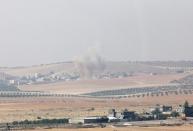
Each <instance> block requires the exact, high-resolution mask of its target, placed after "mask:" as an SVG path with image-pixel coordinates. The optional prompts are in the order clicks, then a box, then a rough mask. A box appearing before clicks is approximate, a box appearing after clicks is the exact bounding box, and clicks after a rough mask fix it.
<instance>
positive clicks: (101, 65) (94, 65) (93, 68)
mask: <svg viewBox="0 0 193 131" xmlns="http://www.w3.org/2000/svg"><path fill="white" fill-rule="evenodd" d="M74 64H75V67H76V70H77V72H78V73H79V74H80V76H81V78H82V79H92V78H96V77H98V76H99V75H100V74H101V73H103V71H104V70H105V68H106V64H105V60H104V59H103V58H102V57H101V56H100V55H99V53H97V51H96V49H95V48H91V49H89V50H88V52H87V53H86V54H85V55H83V56H79V57H76V58H75V60H74Z"/></svg>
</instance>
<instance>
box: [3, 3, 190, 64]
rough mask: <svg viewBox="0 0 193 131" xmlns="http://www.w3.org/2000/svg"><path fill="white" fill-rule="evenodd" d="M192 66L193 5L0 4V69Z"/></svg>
mask: <svg viewBox="0 0 193 131" xmlns="http://www.w3.org/2000/svg"><path fill="white" fill-rule="evenodd" d="M93 46H96V47H97V48H98V50H100V51H99V52H100V53H101V56H103V57H104V58H105V59H107V60H183V59H185V60H193V0H0V66H18V65H32V64H40V63H50V62H58V61H69V60H72V59H73V58H74V57H75V56H79V55H81V54H84V53H85V52H86V51H87V50H88V48H92V47H93Z"/></svg>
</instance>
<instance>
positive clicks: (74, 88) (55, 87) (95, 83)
mask: <svg viewBox="0 0 193 131" xmlns="http://www.w3.org/2000/svg"><path fill="white" fill-rule="evenodd" d="M186 75H187V74H167V75H155V76H152V75H144V74H142V75H139V76H133V77H128V78H121V79H110V80H80V81H71V82H57V83H52V84H39V85H25V86H21V87H20V89H21V90H24V91H47V92H52V93H65V94H81V93H90V92H95V91H102V90H112V89H122V88H132V87H142V86H158V85H164V84H167V83H169V82H170V81H173V80H176V79H180V78H182V77H184V76H186Z"/></svg>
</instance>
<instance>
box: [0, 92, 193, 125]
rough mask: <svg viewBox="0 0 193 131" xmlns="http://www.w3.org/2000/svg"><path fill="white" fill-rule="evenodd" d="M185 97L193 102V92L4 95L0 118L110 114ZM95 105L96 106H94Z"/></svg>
mask: <svg viewBox="0 0 193 131" xmlns="http://www.w3.org/2000/svg"><path fill="white" fill-rule="evenodd" d="M185 100H188V101H189V103H191V104H193V95H169V96H154V97H151V96H149V97H144V98H136V97H135V98H127V99H117V100H112V99H109V100H96V99H80V98H45V97H42V98H36V97H34V98H27V97H26V98H1V99H0V122H9V121H14V120H25V119H29V120H34V119H37V117H38V116H40V117H41V118H68V117H69V118H74V117H81V116H96V115H97V116H98V115H99V116H102V115H107V112H108V109H111V108H115V109H117V110H122V109H125V108H128V109H129V110H135V111H139V112H141V111H143V109H144V110H147V109H148V108H149V107H151V106H154V105H156V104H166V105H174V106H176V105H179V104H183V103H184V101H185ZM92 108H94V110H92Z"/></svg>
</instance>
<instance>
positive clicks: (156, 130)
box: [36, 125, 193, 131]
mask: <svg viewBox="0 0 193 131" xmlns="http://www.w3.org/2000/svg"><path fill="white" fill-rule="evenodd" d="M36 130H37V131H43V130H45V131H48V130H49V131H193V126H192V125H187V126H176V127H124V128H115V127H114V128H113V127H108V128H90V129H47V130H46V129H36Z"/></svg>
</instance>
